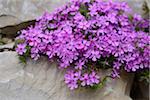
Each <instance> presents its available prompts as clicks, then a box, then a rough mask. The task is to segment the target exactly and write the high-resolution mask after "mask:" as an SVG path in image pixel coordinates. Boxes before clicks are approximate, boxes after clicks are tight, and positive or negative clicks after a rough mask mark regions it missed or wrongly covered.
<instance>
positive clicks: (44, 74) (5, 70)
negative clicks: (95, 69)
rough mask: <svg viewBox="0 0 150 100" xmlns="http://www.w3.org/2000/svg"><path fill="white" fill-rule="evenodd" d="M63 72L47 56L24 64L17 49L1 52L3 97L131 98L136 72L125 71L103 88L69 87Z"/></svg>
mask: <svg viewBox="0 0 150 100" xmlns="http://www.w3.org/2000/svg"><path fill="white" fill-rule="evenodd" d="M102 73H103V74H106V72H105V71H103V72H102ZM63 76H64V73H63V71H62V70H59V69H57V65H56V63H51V62H49V61H48V59H46V58H44V57H42V58H41V59H40V60H38V61H33V60H29V61H28V62H27V65H26V66H23V65H22V64H20V63H19V60H18V58H17V54H16V53H15V52H1V53H0V100H131V98H130V97H129V92H130V86H131V84H132V81H131V80H132V77H131V76H132V75H131V76H128V75H126V74H125V73H123V75H122V77H121V78H120V79H117V80H111V79H110V80H109V81H108V82H107V84H106V86H105V87H104V88H102V89H98V90H92V89H84V88H80V89H77V90H74V91H70V90H69V89H68V88H67V86H66V85H65V83H64V78H63Z"/></svg>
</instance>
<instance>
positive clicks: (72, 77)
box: [65, 70, 100, 90]
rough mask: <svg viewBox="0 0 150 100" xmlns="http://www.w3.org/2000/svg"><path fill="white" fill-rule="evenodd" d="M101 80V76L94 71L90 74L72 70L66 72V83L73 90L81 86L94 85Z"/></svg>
mask: <svg viewBox="0 0 150 100" xmlns="http://www.w3.org/2000/svg"><path fill="white" fill-rule="evenodd" d="M99 82H100V81H99V76H98V75H97V74H96V73H95V72H94V71H93V72H91V73H90V74H88V73H84V74H83V75H82V74H81V71H78V72H74V71H73V70H71V71H68V72H67V73H66V74H65V83H66V84H67V85H68V87H69V88H70V89H71V90H72V89H75V88H78V87H79V86H93V85H94V84H98V83H99Z"/></svg>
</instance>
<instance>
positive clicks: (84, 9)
mask: <svg viewBox="0 0 150 100" xmlns="http://www.w3.org/2000/svg"><path fill="white" fill-rule="evenodd" d="M79 11H80V13H81V14H82V15H83V16H85V17H86V18H88V17H89V15H88V12H89V10H88V6H86V5H85V4H81V5H80V9H79Z"/></svg>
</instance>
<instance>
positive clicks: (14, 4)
mask: <svg viewBox="0 0 150 100" xmlns="http://www.w3.org/2000/svg"><path fill="white" fill-rule="evenodd" d="M66 1H67V0H0V27H5V26H9V25H15V24H19V23H21V22H25V21H29V20H34V19H35V18H36V17H39V16H41V15H42V14H43V13H44V12H45V11H49V12H50V11H53V10H54V9H55V8H57V7H59V6H61V5H63V4H64V3H65V2H66ZM7 21H8V22H7Z"/></svg>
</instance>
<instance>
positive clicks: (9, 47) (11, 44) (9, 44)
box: [0, 42, 15, 49]
mask: <svg viewBox="0 0 150 100" xmlns="http://www.w3.org/2000/svg"><path fill="white" fill-rule="evenodd" d="M14 45H15V43H14V42H11V43H8V44H5V45H0V49H12V48H13V47H14Z"/></svg>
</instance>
